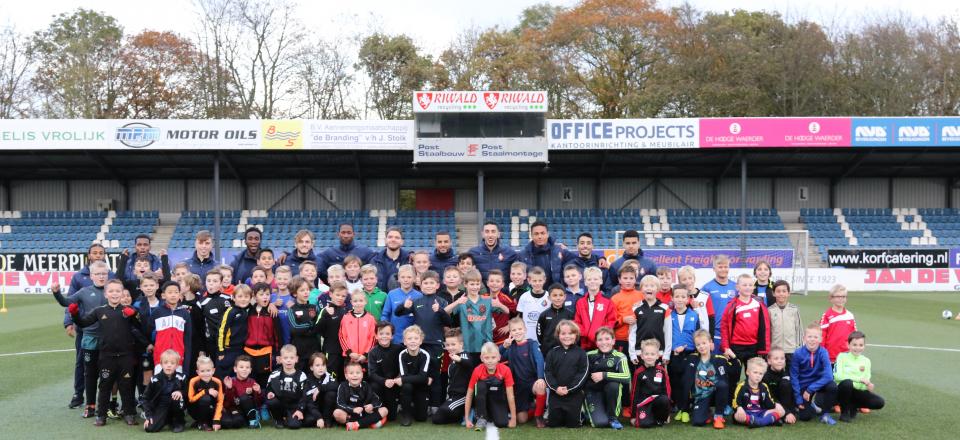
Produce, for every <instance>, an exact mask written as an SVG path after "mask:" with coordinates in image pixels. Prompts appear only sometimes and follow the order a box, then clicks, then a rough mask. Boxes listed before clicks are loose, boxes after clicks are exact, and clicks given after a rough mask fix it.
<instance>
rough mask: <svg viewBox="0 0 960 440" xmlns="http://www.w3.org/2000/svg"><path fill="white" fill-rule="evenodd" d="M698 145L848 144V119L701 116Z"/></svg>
mask: <svg viewBox="0 0 960 440" xmlns="http://www.w3.org/2000/svg"><path fill="white" fill-rule="evenodd" d="M700 146H701V147H704V148H714V147H733V148H735V147H848V146H850V118H706V119H700Z"/></svg>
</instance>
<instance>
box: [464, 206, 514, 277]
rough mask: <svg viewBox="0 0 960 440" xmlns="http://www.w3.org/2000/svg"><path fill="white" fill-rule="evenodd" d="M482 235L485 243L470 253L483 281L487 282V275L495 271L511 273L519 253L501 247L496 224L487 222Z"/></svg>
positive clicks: (507, 247) (473, 248) (475, 247)
mask: <svg viewBox="0 0 960 440" xmlns="http://www.w3.org/2000/svg"><path fill="white" fill-rule="evenodd" d="M482 233H483V243H480V244H478V245H476V246H474V247H472V248H470V250H469V251H468V252H469V254H470V256H471V257H473V264H474V265H475V266H477V270H479V271H480V274H481V275H483V279H484V280H486V279H487V274H488V273H490V271H491V270H493V269H499V270H500V271H501V272H503V273H510V265H511V264H513V262H514V261H516V260H517V252H516V251H514V250H513V248H511V247H510V246H503V245H501V243H500V227H499V226H498V225H497V223H496V222H494V221H492V220H487V221H486V223H484V224H483V232H482Z"/></svg>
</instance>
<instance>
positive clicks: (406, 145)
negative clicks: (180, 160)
mask: <svg viewBox="0 0 960 440" xmlns="http://www.w3.org/2000/svg"><path fill="white" fill-rule="evenodd" d="M413 138H414V136H413V121H322V120H300V119H289V120H243V119H233V120H230V119H151V120H128V119H16V120H0V150H189V151H196V150H198V149H199V150H203V149H211V150H261V149H267V150H303V149H307V150H339V149H351V150H355V149H362V150H412V149H413Z"/></svg>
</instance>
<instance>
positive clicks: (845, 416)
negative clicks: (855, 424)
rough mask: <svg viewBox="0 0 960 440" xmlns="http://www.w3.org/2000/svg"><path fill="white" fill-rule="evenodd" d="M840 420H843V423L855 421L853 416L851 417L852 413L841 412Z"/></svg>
mask: <svg viewBox="0 0 960 440" xmlns="http://www.w3.org/2000/svg"><path fill="white" fill-rule="evenodd" d="M840 421H841V422H843V423H850V422H852V421H853V418H851V417H850V414H847V413H841V414H840Z"/></svg>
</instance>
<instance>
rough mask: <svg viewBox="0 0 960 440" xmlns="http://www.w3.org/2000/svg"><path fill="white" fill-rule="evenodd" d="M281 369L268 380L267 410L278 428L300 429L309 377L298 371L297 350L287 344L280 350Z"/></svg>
mask: <svg viewBox="0 0 960 440" xmlns="http://www.w3.org/2000/svg"><path fill="white" fill-rule="evenodd" d="M280 364H281V365H282V366H281V367H280V369H277V370H275V371H274V372H273V373H271V374H270V378H269V379H267V408H268V409H269V410H270V415H271V416H272V417H273V420H274V421H275V422H276V426H277V428H283V427H287V428H290V429H299V428H300V427H301V426H302V425H303V419H304V413H303V411H304V408H303V406H302V403H303V392H304V388H305V387H306V385H307V375H306V374H305V373H304V372H302V371H300V370H298V369H297V349H296V347H294V346H293V345H290V344H287V345H284V346H283V348H281V349H280Z"/></svg>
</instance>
